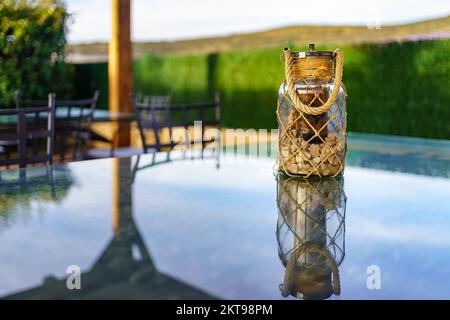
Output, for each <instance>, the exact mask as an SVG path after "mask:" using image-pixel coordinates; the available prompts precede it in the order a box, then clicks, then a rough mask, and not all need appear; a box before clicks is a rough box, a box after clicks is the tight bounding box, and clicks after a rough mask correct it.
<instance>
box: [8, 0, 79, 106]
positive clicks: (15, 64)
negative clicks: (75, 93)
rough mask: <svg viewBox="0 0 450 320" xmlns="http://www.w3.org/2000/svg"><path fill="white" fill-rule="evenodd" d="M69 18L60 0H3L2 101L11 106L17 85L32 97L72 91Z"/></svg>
mask: <svg viewBox="0 0 450 320" xmlns="http://www.w3.org/2000/svg"><path fill="white" fill-rule="evenodd" d="M67 19H68V14H67V11H66V8H65V5H64V3H63V2H62V1H59V0H2V2H1V3H0V105H9V106H10V105H11V103H12V99H13V96H14V91H15V90H17V89H21V90H22V92H23V95H24V96H26V97H29V98H43V97H46V96H47V94H48V93H49V92H50V91H52V92H56V93H57V94H62V95H64V94H66V93H67V92H69V91H70V88H71V84H70V82H69V81H67V77H66V76H67V70H66V67H65V64H64V47H65V45H66V37H65V35H66V23H67Z"/></svg>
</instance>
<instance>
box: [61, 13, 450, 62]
mask: <svg viewBox="0 0 450 320" xmlns="http://www.w3.org/2000/svg"><path fill="white" fill-rule="evenodd" d="M448 37H450V16H447V17H444V18H438V19H432V20H426V21H421V22H416V23H410V24H403V25H387V26H382V27H381V29H369V28H367V27H365V26H292V27H284V28H277V29H272V30H266V31H261V32H253V33H242V34H235V35H230V36H224V37H211V38H202V39H192V40H180V41H170V42H169V41H167V42H136V43H134V44H133V52H134V55H135V56H139V55H142V54H144V53H147V52H154V53H158V54H161V53H211V52H223V51H233V50H242V49H253V48H267V47H276V46H279V47H282V46H286V44H288V43H294V44H301V45H306V44H307V43H318V44H355V43H356V44H357V43H379V42H392V41H410V40H417V39H427V38H448ZM67 52H68V60H69V61H73V62H91V61H104V60H107V53H108V44H107V43H89V44H77V45H68V48H67Z"/></svg>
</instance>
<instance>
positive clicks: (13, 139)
mask: <svg viewBox="0 0 450 320" xmlns="http://www.w3.org/2000/svg"><path fill="white" fill-rule="evenodd" d="M43 115H44V116H45V119H46V122H47V123H46V125H45V127H42V122H41V121H40V120H41V119H42V116H43ZM2 116H5V117H14V118H17V131H16V132H15V133H10V132H0V141H1V142H0V144H2V146H3V147H4V149H5V146H9V148H8V150H7V151H8V152H6V155H5V159H1V160H0V166H2V165H3V166H9V165H19V166H20V167H21V168H23V167H25V166H27V165H28V164H35V163H47V164H52V162H53V145H54V128H55V95H54V94H49V97H48V101H47V102H43V104H42V105H35V106H33V107H32V108H20V109H7V110H0V117H2ZM42 140H45V143H46V145H45V150H46V151H45V153H44V154H41V153H40V150H41V149H42V148H41V146H40V143H39V141H42ZM12 146H15V147H16V149H17V152H16V156H15V157H14V156H13V157H12V158H11V156H12V155H11V153H12V150H9V149H12ZM29 146H31V147H29Z"/></svg>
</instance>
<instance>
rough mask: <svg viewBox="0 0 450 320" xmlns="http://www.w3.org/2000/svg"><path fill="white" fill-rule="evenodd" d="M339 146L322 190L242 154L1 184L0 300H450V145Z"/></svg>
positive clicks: (80, 169) (41, 174)
mask: <svg viewBox="0 0 450 320" xmlns="http://www.w3.org/2000/svg"><path fill="white" fill-rule="evenodd" d="M348 145H349V152H348V155H347V160H346V161H347V162H346V170H345V174H344V176H343V177H340V178H328V179H309V180H303V179H292V178H289V177H285V176H282V175H276V174H275V173H274V171H273V167H274V164H275V158H274V157H264V156H260V157H257V156H247V157H246V156H245V155H243V154H241V153H239V152H238V153H237V154H235V155H233V156H231V155H226V157H224V156H223V155H221V158H216V157H210V156H206V157H205V158H203V159H201V158H200V157H198V156H194V157H184V155H183V154H181V152H178V153H177V152H175V153H172V154H170V155H169V154H164V153H159V154H156V155H151V154H148V155H144V156H141V157H132V158H121V159H118V158H115V159H103V160H92V161H84V162H74V163H70V164H67V165H59V166H55V167H54V168H46V167H35V168H29V169H28V170H23V171H19V170H10V171H2V172H0V177H1V182H0V257H1V259H0V297H3V298H19V299H22V298H23V299H36V298H37V299H47V298H62V299H77V298H83V299H96V298H100V299H103V298H113V299H114V298H137V299H139V298H156V299H180V298H181V299H196V298H200V299H205V298H213V299H214V298H221V299H298V298H303V299H409V298H412V299H416V298H423V299H431V298H433V299H449V298H450V287H449V280H448V278H449V275H450V250H449V248H450V179H449V178H450V142H446V141H437V140H426V139H411V138H397V137H388V136H374V135H360V134H350V136H349V143H348ZM168 157H170V158H168ZM78 268H79V269H78ZM78 270H79V271H80V272H81V273H78ZM78 280H79V282H77V281H78ZM77 283H78V284H79V285H80V286H81V289H79V290H78V289H77V288H78V287H77V286H76V285H77ZM71 285H72V286H71ZM73 286H75V289H73V288H74V287H73ZM69 288H72V290H70V289H69Z"/></svg>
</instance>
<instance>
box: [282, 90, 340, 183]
mask: <svg viewBox="0 0 450 320" xmlns="http://www.w3.org/2000/svg"><path fill="white" fill-rule="evenodd" d="M299 93H300V98H301V100H302V102H303V103H304V104H306V105H309V106H311V107H319V106H321V105H322V104H323V103H324V102H325V101H327V99H328V90H320V91H316V92H314V91H313V90H311V89H308V90H304V91H303V92H301V91H299ZM318 97H320V99H319V98H318ZM329 117H330V114H329V112H325V113H323V114H320V115H304V117H301V116H300V113H299V112H298V111H297V110H296V109H294V108H292V109H291V110H290V113H289V115H288V123H287V124H286V125H285V128H286V129H285V132H284V133H283V132H281V139H280V155H279V157H280V164H281V169H282V170H283V171H285V172H287V173H290V174H295V175H310V174H313V175H322V176H334V175H337V174H339V173H340V172H341V171H342V170H343V164H344V157H345V141H344V139H343V138H342V137H338V136H337V134H336V133H334V132H329V130H328V128H327V122H328V121H329ZM331 121H332V120H331Z"/></svg>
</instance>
